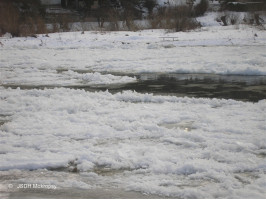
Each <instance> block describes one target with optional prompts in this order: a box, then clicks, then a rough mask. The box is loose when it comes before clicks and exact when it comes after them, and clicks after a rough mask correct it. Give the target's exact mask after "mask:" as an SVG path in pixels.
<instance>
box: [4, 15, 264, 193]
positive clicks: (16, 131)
mask: <svg viewBox="0 0 266 200" xmlns="http://www.w3.org/2000/svg"><path fill="white" fill-rule="evenodd" d="M206 17H207V16H204V18H206ZM212 17H214V16H213V15H212ZM208 19H209V18H208ZM213 20H214V19H213ZM214 24H215V26H210V27H209V26H208V27H203V28H202V29H199V30H195V31H191V32H179V33H170V32H165V31H164V30H144V31H138V32H123V31H121V32H85V33H84V34H81V33H80V32H70V33H55V34H49V37H47V36H44V35H38V37H37V38H29V37H28V38H1V43H2V45H1V47H0V70H1V71H0V72H1V74H0V75H1V79H0V105H1V106H0V198H2V197H4V198H50V197H53V198H265V195H266V193H265V191H266V190H265V186H266V157H265V155H266V135H265V131H266V126H265V124H266V123H265V119H266V100H265V99H266V78H265V75H266V68H265V63H266V56H265V43H266V32H265V30H260V29H258V28H255V27H251V26H247V25H243V26H242V25H241V26H239V27H238V28H235V27H233V26H227V27H225V26H220V25H219V24H217V22H216V21H214ZM254 35H256V36H254ZM162 36H174V37H177V38H178V40H176V41H163V40H162V39H161V37H162Z"/></svg>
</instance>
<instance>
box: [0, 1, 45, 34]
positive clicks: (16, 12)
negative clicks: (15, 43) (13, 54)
mask: <svg viewBox="0 0 266 200" xmlns="http://www.w3.org/2000/svg"><path fill="white" fill-rule="evenodd" d="M31 3H32V4H31ZM37 5H39V4H38V3H36V2H35V1H32V2H31V1H26V0H24V1H22V2H20V3H18V1H9V0H2V1H1V2H0V30H1V32H2V34H4V33H5V32H9V33H11V34H12V35H13V36H31V35H34V34H38V33H47V30H46V25H45V23H44V19H43V18H42V15H39V14H40V13H39V12H38V11H36V9H37V7H38V6H37ZM30 6H32V7H30ZM34 6H35V7H34ZM41 14H43V13H41Z"/></svg>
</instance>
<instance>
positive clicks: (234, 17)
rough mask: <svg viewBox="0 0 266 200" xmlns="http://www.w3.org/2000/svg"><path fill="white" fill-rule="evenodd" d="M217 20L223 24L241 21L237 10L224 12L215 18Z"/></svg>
mask: <svg viewBox="0 0 266 200" xmlns="http://www.w3.org/2000/svg"><path fill="white" fill-rule="evenodd" d="M217 21H221V22H222V23H223V25H224V26H228V25H238V24H240V23H241V17H240V14H239V13H237V12H225V13H223V14H222V15H221V16H220V17H218V18H217Z"/></svg>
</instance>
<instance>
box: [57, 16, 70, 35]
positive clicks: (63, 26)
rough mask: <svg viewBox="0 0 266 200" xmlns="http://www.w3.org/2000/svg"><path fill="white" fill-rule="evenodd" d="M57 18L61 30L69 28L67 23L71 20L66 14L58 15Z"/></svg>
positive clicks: (65, 30)
mask: <svg viewBox="0 0 266 200" xmlns="http://www.w3.org/2000/svg"><path fill="white" fill-rule="evenodd" d="M57 20H58V23H59V27H60V30H61V31H64V32H67V31H69V30H70V28H69V23H70V22H71V19H70V17H69V16H68V15H67V14H63V15H60V16H58V18H57Z"/></svg>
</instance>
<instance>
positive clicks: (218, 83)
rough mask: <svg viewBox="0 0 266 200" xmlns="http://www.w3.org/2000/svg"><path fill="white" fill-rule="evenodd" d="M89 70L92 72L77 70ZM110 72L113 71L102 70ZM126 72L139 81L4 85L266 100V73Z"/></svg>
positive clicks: (254, 100) (28, 87) (252, 100)
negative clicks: (63, 84) (100, 83)
mask: <svg viewBox="0 0 266 200" xmlns="http://www.w3.org/2000/svg"><path fill="white" fill-rule="evenodd" d="M76 72H78V73H88V71H82V70H79V71H76ZM102 74H110V72H102ZM112 74H113V75H120V76H121V75H126V76H130V77H136V78H137V81H136V82H133V83H127V84H111V85H86V83H81V84H80V85H73V86H69V85H68V86H57V85H38V86H36V85H11V84H10V85H2V86H4V87H6V88H7V87H11V88H17V87H20V88H21V89H44V88H55V87H66V88H73V89H84V90H86V91H92V92H94V91H105V90H108V91H109V92H111V93H117V92H121V91H124V90H134V91H136V92H139V93H153V94H154V95H172V96H177V97H185V96H187V97H196V98H200V97H202V98H219V99H234V100H240V101H251V102H258V101H259V100H262V99H266V76H243V75H217V74H175V73H141V74H133V73H132V74H122V73H112Z"/></svg>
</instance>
